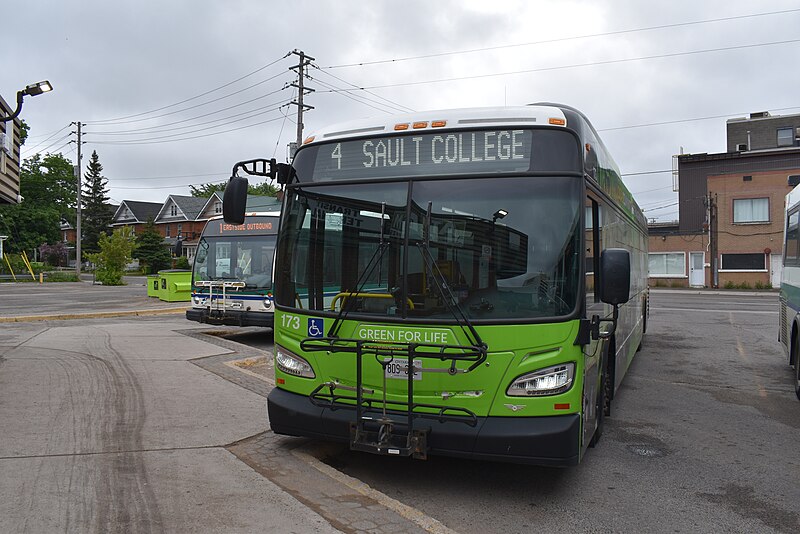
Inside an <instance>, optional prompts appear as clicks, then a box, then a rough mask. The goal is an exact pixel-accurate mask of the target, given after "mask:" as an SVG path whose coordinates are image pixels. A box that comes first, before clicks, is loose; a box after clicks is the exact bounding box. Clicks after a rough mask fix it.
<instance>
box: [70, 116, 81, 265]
mask: <svg viewBox="0 0 800 534" xmlns="http://www.w3.org/2000/svg"><path fill="white" fill-rule="evenodd" d="M72 124H75V125H77V126H78V132H77V134H78V164H77V165H75V178H76V179H77V180H78V195H77V196H78V198H77V204H76V205H75V207H76V210H75V211H76V217H75V274H76V275H77V276H78V279H79V280H80V277H81V192H82V190H83V184H82V180H81V146H82V144H83V142H82V139H81V127H82V126H83V123H81V122H80V121H78V122H73V123H72ZM73 133H75V132H73Z"/></svg>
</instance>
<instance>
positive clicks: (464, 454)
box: [267, 388, 581, 466]
mask: <svg viewBox="0 0 800 534" xmlns="http://www.w3.org/2000/svg"><path fill="white" fill-rule="evenodd" d="M267 407H268V410H269V423H270V426H271V427H272V430H273V431H274V432H275V433H276V434H285V435H289V436H306V437H312V438H318V439H324V440H332V441H342V442H346V443H347V442H349V440H350V423H351V422H355V418H356V412H355V410H354V409H352V410H351V409H331V408H323V407H318V406H314V405H313V404H312V403H311V401H310V400H309V398H308V397H306V396H303V395H297V394H295V393H290V392H288V391H284V390H282V389H278V388H275V389H273V390H272V391H271V392H270V394H269V397H268V399H267ZM398 415H403V414H398ZM414 428H415V429H420V430H429V432H428V437H427V443H428V452H429V453H431V454H440V455H443V456H455V457H459V458H470V459H476V460H494V461H502V462H513V463H521V464H535V465H549V466H571V465H576V464H577V463H578V461H579V459H580V445H579V443H580V432H581V424H580V415H579V414H569V415H554V416H550V417H479V418H478V423H477V425H475V426H470V425H467V424H465V423H460V422H438V421H432V420H427V419H415V420H414Z"/></svg>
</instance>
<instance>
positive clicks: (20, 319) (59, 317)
mask: <svg viewBox="0 0 800 534" xmlns="http://www.w3.org/2000/svg"><path fill="white" fill-rule="evenodd" d="M186 309H187V307H182V308H163V309H156V310H120V311H107V312H90V313H59V314H54V315H22V316H17V317H0V323H26V322H32V321H66V320H69V319H97V318H104V317H130V316H140V315H171V314H178V313H184V312H186Z"/></svg>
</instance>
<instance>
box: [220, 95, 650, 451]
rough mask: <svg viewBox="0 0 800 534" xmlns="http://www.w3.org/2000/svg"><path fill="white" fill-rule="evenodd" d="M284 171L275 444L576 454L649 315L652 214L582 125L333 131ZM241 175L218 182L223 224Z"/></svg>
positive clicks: (560, 114) (466, 118) (606, 407)
mask: <svg viewBox="0 0 800 534" xmlns="http://www.w3.org/2000/svg"><path fill="white" fill-rule="evenodd" d="M277 167H278V168H277V170H276V171H275V173H274V174H275V176H276V177H277V179H278V181H279V182H280V183H281V184H282V185H283V187H284V200H283V210H282V215H281V223H280V229H279V235H278V245H277V251H276V268H275V297H276V311H275V369H276V371H275V376H276V387H275V389H273V391H272V392H271V393H270V395H269V398H268V412H269V422H270V426H271V428H272V430H273V431H274V432H276V433H278V434H285V435H291V436H309V437H313V438H319V439H326V440H340V441H344V442H348V443H349V444H350V447H351V448H352V449H354V450H359V451H365V452H371V453H375V454H384V455H396V456H413V457H415V458H426V457H427V455H428V454H440V455H450V456H456V457H463V458H475V459H487V460H500V461H510V462H518V463H530V464H540V465H558V466H565V465H575V464H577V463H578V462H579V461H580V459H581V458H582V456H583V454H584V453H585V451H586V449H587V447H589V446H590V445H594V444H595V443H596V442H597V440H598V439H599V438H600V435H601V433H602V429H603V420H604V416H605V415H608V414H609V413H610V409H611V402H612V400H613V398H614V395H615V392H616V391H617V388H618V387H619V385H620V382H621V381H622V378H623V376H624V375H625V372H626V370H627V369H628V367H629V365H630V363H631V361H632V359H633V356H634V354H635V353H636V351H637V349H638V348H639V346H640V344H641V342H642V337H643V334H644V330H645V325H646V319H647V310H648V292H647V265H648V262H647V227H646V221H645V219H644V217H643V215H642V213H641V210H640V209H639V208H638V207H637V205H636V203H635V202H634V200H633V197H632V195H631V194H630V193H629V192H628V191H627V189H626V188H625V186H624V184H623V182H622V180H621V178H620V173H619V170H618V169H617V166H616V164H615V163H614V162H613V160H612V159H611V157H610V155H609V154H608V152H607V151H606V149H605V148H604V146H603V143H602V142H601V141H600V139H599V137H598V135H597V133H596V131H595V130H594V129H593V127H592V126H591V124H590V123H589V121H588V120H587V119H586V117H585V116H584V115H583V114H582V113H580V112H579V111H577V110H575V109H573V108H570V107H567V106H563V105H558V104H536V105H531V106H520V107H503V108H480V109H462V110H447V111H435V112H420V113H413V114H408V115H403V116H393V117H391V118H389V119H388V120H387V119H381V120H372V121H370V120H363V121H357V122H352V123H347V124H339V125H335V126H332V127H330V128H327V129H325V130H322V131H320V132H317V133H316V134H315V135H313V136H310V137H309V138H307V139H306V140H305V142H304V143H303V144H302V146H301V147H300V148H299V150H298V151H297V153H296V156H295V158H294V160H293V162H292V164H291V166H289V165H286V164H281V165H277ZM240 180H243V181H244V182H243V183H244V186H243V185H242V183H239V182H238V181H240ZM246 183H247V182H246V180H244V179H243V178H241V179H240V178H236V179H234V178H232V180H231V182H230V183H229V186H228V189H229V190H230V193H231V194H230V196H229V191H226V194H225V199H226V201H228V202H229V204H228V205H226V206H225V217H226V220H232V221H235V220H236V219H238V218H239V217H240V213H242V212H243V208H241V206H238V205H235V204H234V198H235V197H236V195H235V194H234V192H235V191H236V190H238V191H244V190H245V189H246ZM243 187H244V189H243Z"/></svg>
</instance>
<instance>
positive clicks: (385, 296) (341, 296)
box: [331, 291, 414, 310]
mask: <svg viewBox="0 0 800 534" xmlns="http://www.w3.org/2000/svg"><path fill="white" fill-rule="evenodd" d="M350 297H360V298H368V299H393V298H394V295H392V294H390V293H349V292H347V291H344V292H342V293H339V294H338V295H336V296H335V297H333V300H332V301H331V310H336V302H337V301H338V300H339V299H342V301H344V300H347V299H348V298H350ZM406 300H407V301H408V307H409V308H410V309H412V310H413V309H414V303H413V302H412V301H411V299H408V298H407V299H406ZM342 306H344V302H342Z"/></svg>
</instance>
